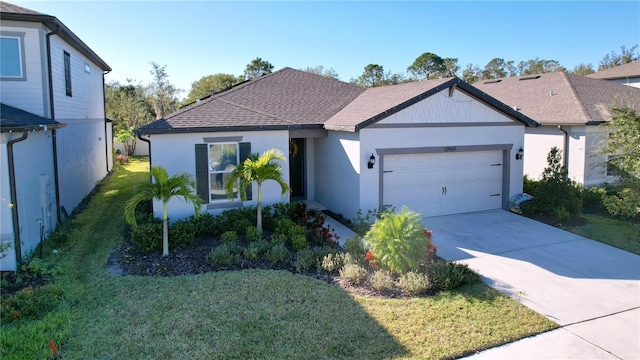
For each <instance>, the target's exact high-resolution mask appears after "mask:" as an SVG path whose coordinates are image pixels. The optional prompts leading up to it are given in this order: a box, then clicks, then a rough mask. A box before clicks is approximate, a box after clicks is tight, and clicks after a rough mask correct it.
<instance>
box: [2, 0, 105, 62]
mask: <svg viewBox="0 0 640 360" xmlns="http://www.w3.org/2000/svg"><path fill="white" fill-rule="evenodd" d="M0 20H2V21H8V20H11V21H26V22H39V23H42V24H44V25H45V26H46V27H48V28H49V29H51V30H59V31H58V36H60V37H61V38H62V39H64V40H65V41H66V42H67V43H69V44H70V45H71V46H73V47H74V48H75V49H76V50H78V51H79V52H80V53H81V54H82V55H84V56H86V57H87V58H88V59H89V60H91V61H92V62H93V63H95V64H96V65H98V66H99V67H100V68H101V69H102V70H103V71H111V68H110V67H109V65H107V63H106V62H104V60H102V59H101V58H100V57H99V56H98V55H97V54H96V53H95V52H93V50H91V48H89V46H87V44H85V43H84V42H83V41H82V40H80V38H79V37H78V36H77V35H76V34H74V33H73V32H72V31H71V30H69V28H67V27H66V26H65V25H64V24H63V23H62V22H61V21H60V20H58V19H57V18H56V17H55V16H51V15H46V14H42V13H39V12H37V11H33V10H30V9H27V8H23V7H21V6H18V5H14V4H10V3H7V2H4V1H0Z"/></svg>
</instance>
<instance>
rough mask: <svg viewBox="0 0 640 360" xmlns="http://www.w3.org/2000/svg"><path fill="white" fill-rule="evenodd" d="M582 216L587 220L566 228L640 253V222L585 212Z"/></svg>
mask: <svg viewBox="0 0 640 360" xmlns="http://www.w3.org/2000/svg"><path fill="white" fill-rule="evenodd" d="M580 218H581V220H585V221H584V222H580V223H579V224H577V225H574V224H569V225H567V226H565V227H564V229H565V230H567V231H571V232H572V233H575V234H578V235H580V236H584V237H586V238H589V239H593V240H596V241H599V242H601V243H605V244H607V245H611V246H614V247H617V248H619V249H622V250H626V251H628V252H632V253H634V254H638V255H640V223H638V222H633V221H631V220H622V219H615V218H612V217H607V216H601V215H595V214H585V213H582V214H580Z"/></svg>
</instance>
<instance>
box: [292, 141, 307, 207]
mask: <svg viewBox="0 0 640 360" xmlns="http://www.w3.org/2000/svg"><path fill="white" fill-rule="evenodd" d="M304 145H305V141H304V139H290V140H289V186H290V187H291V200H292V201H294V200H304V199H305V198H306V193H305V176H304V173H305V171H304V165H305V163H304V158H305V151H304V150H305V149H304Z"/></svg>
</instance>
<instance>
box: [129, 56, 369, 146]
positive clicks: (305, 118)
mask: <svg viewBox="0 0 640 360" xmlns="http://www.w3.org/2000/svg"><path fill="white" fill-rule="evenodd" d="M362 92H364V89H363V88H361V87H358V86H355V85H352V84H348V83H345V82H342V81H338V80H334V79H329V78H326V77H322V76H319V75H315V74H311V73H307V72H304V71H299V70H294V69H291V68H284V69H281V70H278V71H276V72H274V73H271V74H268V75H263V76H261V77H259V78H256V79H253V80H251V81H247V82H245V83H242V84H240V85H238V86H236V87H233V88H231V89H229V90H227V91H224V92H221V93H217V94H214V95H213V96H211V97H209V98H207V99H205V100H202V101H201V102H200V103H197V104H193V105H191V106H188V107H186V108H183V109H181V110H179V111H177V112H175V113H173V114H171V115H168V116H167V117H166V118H164V119H160V120H157V121H155V122H153V123H151V124H148V125H145V126H142V127H140V128H139V132H140V133H141V134H153V133H169V132H205V131H223V130H234V129H235V130H248V129H256V128H261V129H286V128H302V127H308V128H313V127H317V128H321V127H322V124H323V123H324V122H325V121H326V120H327V119H329V118H330V117H331V116H333V115H334V114H335V113H336V112H338V111H339V110H340V109H342V108H343V107H344V106H346V105H347V104H348V103H349V102H351V101H352V100H353V99H355V98H356V97H357V96H358V95H360V94H361V93H362Z"/></svg>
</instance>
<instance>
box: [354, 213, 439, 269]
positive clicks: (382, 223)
mask: <svg viewBox="0 0 640 360" xmlns="http://www.w3.org/2000/svg"><path fill="white" fill-rule="evenodd" d="M364 243H365V246H367V247H368V248H369V249H370V251H371V253H372V254H373V255H374V256H375V257H376V259H377V260H376V261H377V263H378V264H379V265H380V266H381V267H382V268H383V269H385V270H391V271H394V272H396V273H399V274H403V273H406V272H408V271H410V270H415V269H418V267H419V266H420V264H421V263H424V262H426V260H427V253H426V249H427V246H428V245H429V238H428V236H427V235H426V234H425V232H424V225H423V224H422V219H421V217H420V215H419V214H418V213H416V212H413V211H411V210H409V209H408V208H407V207H406V206H403V207H402V210H401V212H400V213H399V214H398V213H385V214H382V216H381V218H380V219H379V220H378V221H376V222H375V223H374V224H373V225H372V226H371V229H370V230H369V231H368V232H367V234H366V235H365V237H364Z"/></svg>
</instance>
